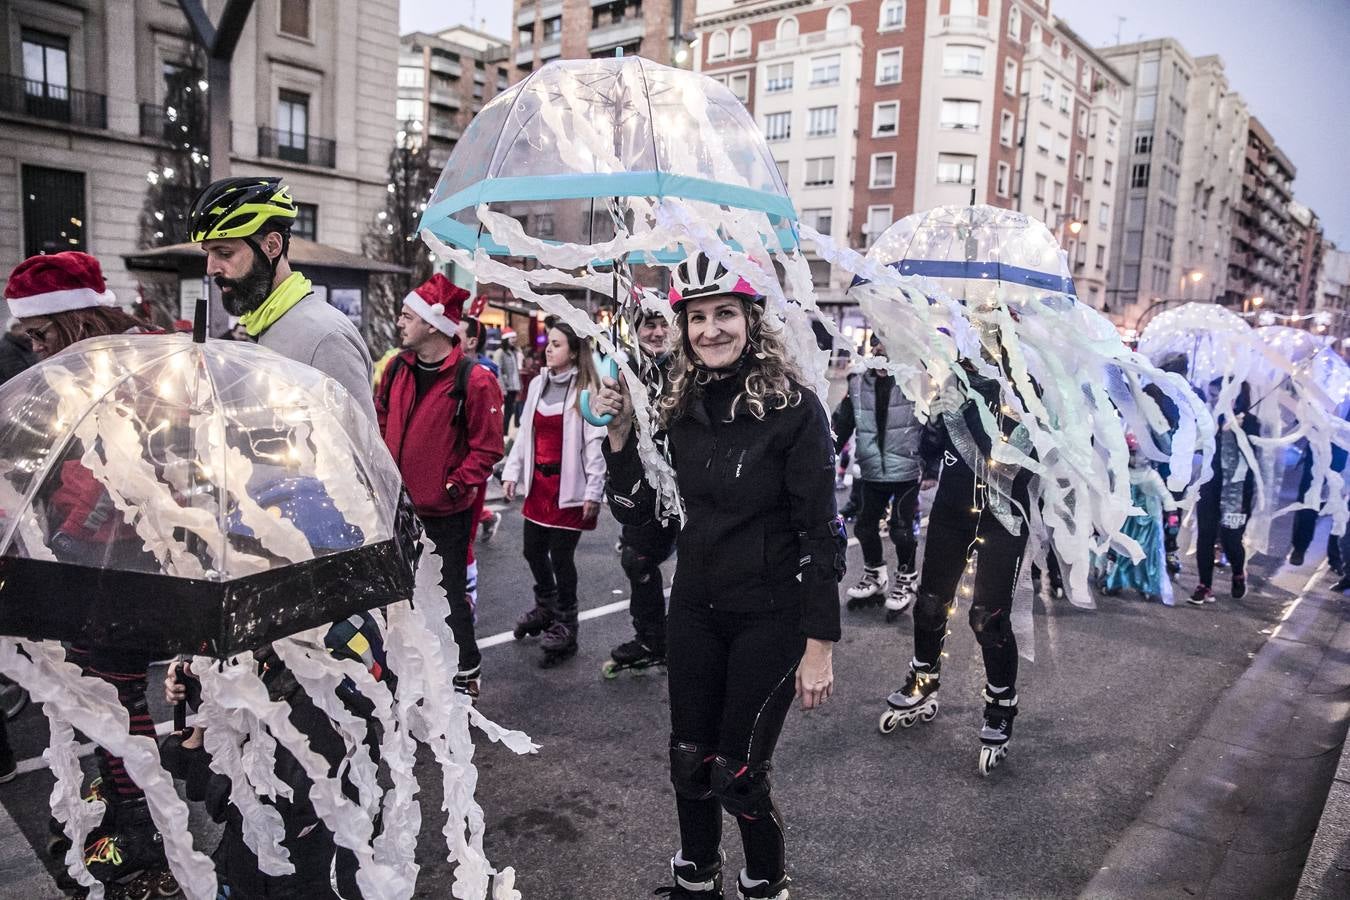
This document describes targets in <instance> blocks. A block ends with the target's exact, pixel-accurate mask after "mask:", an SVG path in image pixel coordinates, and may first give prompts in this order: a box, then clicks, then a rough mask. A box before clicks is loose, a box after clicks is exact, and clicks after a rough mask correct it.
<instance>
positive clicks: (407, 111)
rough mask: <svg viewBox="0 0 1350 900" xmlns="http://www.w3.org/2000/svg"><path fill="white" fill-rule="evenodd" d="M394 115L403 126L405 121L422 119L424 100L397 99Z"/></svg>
mask: <svg viewBox="0 0 1350 900" xmlns="http://www.w3.org/2000/svg"><path fill="white" fill-rule="evenodd" d="M394 115H395V116H397V117H398V124H399V126H400V127H401V126H402V125H403V124H404V123H405V122H420V121H422V101H421V100H406V99H405V100H395V101H394Z"/></svg>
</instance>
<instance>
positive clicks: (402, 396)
mask: <svg viewBox="0 0 1350 900" xmlns="http://www.w3.org/2000/svg"><path fill="white" fill-rule="evenodd" d="M463 356H464V353H463V351H462V350H461V349H460V348H459V347H458V346H456V347H454V348H453V349H451V351H450V355H449V356H447V357H446V358H445V361H444V362H442V363H441V369H440V372H439V373H438V374H437V376H436V381H435V382H434V383H433V384H432V386H431V387H430V388H429V389H428V390H427V392H426V393H425V394H423V395H422V399H421V400H418V399H417V383H416V380H415V379H414V377H413V367H414V366H416V365H417V355H416V354H415V353H413V352H412V351H411V350H407V351H404V352H403V353H401V354H400V355H399V357H398V360H399V361H401V364H400V363H399V361H396V360H390V362H389V367H388V368H386V369H385V374H384V378H382V379H381V381H380V385H379V387H378V388H377V389H376V391H375V412H376V414H377V415H378V417H379V421H380V434H382V435H383V436H384V442H385V444H386V445H388V447H389V452H390V454H392V455H393V457H394V462H396V463H398V469H399V472H401V473H402V475H403V483H404V484H405V485H407V487H408V494H409V495H410V496H411V497H412V501H413V505H414V506H415V507H416V508H417V512H418V513H419V514H420V515H424V516H449V515H453V514H455V513H458V512H463V511H464V510H466V509H469V508H470V507H472V506H473V505H474V503H475V501H476V500H477V498H478V494H479V493H480V492H481V491H483V490H484V489H485V488H486V486H487V480H488V478H489V477H490V476H491V475H492V467H493V466H494V465H496V463H497V461H498V460H500V459H501V458H502V452H503V446H502V391H501V388H500V387H498V385H497V379H496V378H494V377H493V375H492V373H491V372H489V371H488V370H487V369H485V368H483V367H482V366H479V365H474V366H472V367H471V368H470V369H469V378H468V384H467V386H466V387H465V398H464V415H462V416H456V413H457V412H458V411H459V403H460V401H459V400H458V399H457V398H456V397H454V396H452V395H453V394H454V391H455V370H456V368H457V367H458V365H459V361H460V360H461V359H462V358H463ZM391 373H392V378H393V380H392V381H390V382H389V383H388V385H387V388H388V389H387V390H386V384H385V380H386V379H389V378H390V376H391ZM447 482H451V483H453V484H455V485H458V487H459V491H458V493H456V494H455V495H454V496H453V497H452V496H451V494H450V492H449V491H447V490H446V487H445V485H446V483H447Z"/></svg>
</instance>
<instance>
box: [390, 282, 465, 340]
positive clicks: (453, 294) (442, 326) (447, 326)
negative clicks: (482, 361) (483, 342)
mask: <svg viewBox="0 0 1350 900" xmlns="http://www.w3.org/2000/svg"><path fill="white" fill-rule="evenodd" d="M467 299H469V292H468V291H466V290H464V288H462V287H460V286H459V285H457V284H455V283H453V282H452V281H451V280H450V279H449V278H446V277H445V276H444V275H442V274H441V273H440V272H437V273H436V274H435V275H432V276H431V277H430V278H428V279H427V280H426V281H425V282H423V283H422V284H421V285H419V286H418V287H415V288H413V289H412V292H411V293H409V294H408V296H406V297H404V298H403V305H404V306H406V307H408V308H409V309H411V310H412V311H413V312H415V313H417V314H418V315H419V316H421V317H422V319H423V320H425V321H426V323H427V324H428V325H430V326H431V327H432V328H435V329H436V330H437V331H439V332H442V333H443V334H446V335H449V336H451V337H453V336H455V335H456V334H458V333H459V327H458V326H459V321H460V319H461V318H463V316H464V301H465V300H467Z"/></svg>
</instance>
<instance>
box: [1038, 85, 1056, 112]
mask: <svg viewBox="0 0 1350 900" xmlns="http://www.w3.org/2000/svg"><path fill="white" fill-rule="evenodd" d="M1041 102H1042V103H1044V104H1046V105H1047V106H1054V105H1055V79H1053V78H1046V79H1044V80H1043V81H1042V82H1041Z"/></svg>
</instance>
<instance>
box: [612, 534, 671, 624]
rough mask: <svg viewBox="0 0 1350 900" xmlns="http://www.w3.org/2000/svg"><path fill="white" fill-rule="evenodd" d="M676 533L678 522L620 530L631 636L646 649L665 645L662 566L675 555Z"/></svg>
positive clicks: (664, 601)
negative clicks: (626, 581)
mask: <svg viewBox="0 0 1350 900" xmlns="http://www.w3.org/2000/svg"><path fill="white" fill-rule="evenodd" d="M679 533H680V529H679V525H678V523H677V522H672V523H670V524H669V525H665V526H662V525H661V524H660V523H658V522H650V523H648V524H646V525H625V526H624V528H623V551H622V556H621V557H620V561H621V563H622V564H623V570H624V574H626V575H627V576H628V583H629V585H630V587H631V591H632V593H631V595H630V596H631V599H630V600H629V603H628V611H629V613H630V614H631V615H632V617H633V633H634V634H636V635H637V638H638V640H640V641H642V642H644V643H646V644H647V645H648V646H653V647H657V648H660V647H664V646H665V644H666V592H665V582H664V581H663V580H662V578H661V563H663V562H665V561H666V560H668V559H670V555H671V554H672V553H674V552H675V538H676V536H678V535H679Z"/></svg>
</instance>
